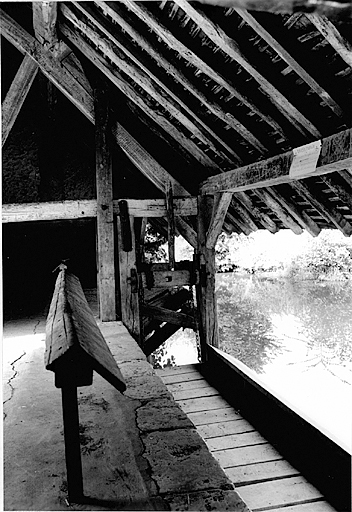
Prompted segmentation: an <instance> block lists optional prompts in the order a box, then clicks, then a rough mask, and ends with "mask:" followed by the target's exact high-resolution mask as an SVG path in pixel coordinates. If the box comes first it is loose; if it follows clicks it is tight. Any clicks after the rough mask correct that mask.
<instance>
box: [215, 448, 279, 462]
mask: <svg viewBox="0 0 352 512" xmlns="http://www.w3.org/2000/svg"><path fill="white" fill-rule="evenodd" d="M213 455H214V457H215V458H216V460H217V461H218V462H219V464H220V465H221V466H222V467H223V468H233V467H235V466H244V465H245V464H257V463H258V462H269V461H271V460H280V459H282V458H283V457H282V455H280V453H279V452H278V451H277V450H275V448H274V447H273V446H271V444H269V443H266V444H258V445H255V446H245V447H242V448H230V449H228V450H219V451H217V452H214V453H213Z"/></svg>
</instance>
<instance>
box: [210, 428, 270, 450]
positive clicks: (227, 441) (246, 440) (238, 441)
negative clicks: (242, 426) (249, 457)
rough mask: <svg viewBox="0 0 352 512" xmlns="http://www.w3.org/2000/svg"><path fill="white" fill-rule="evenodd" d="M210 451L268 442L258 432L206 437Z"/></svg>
mask: <svg viewBox="0 0 352 512" xmlns="http://www.w3.org/2000/svg"><path fill="white" fill-rule="evenodd" d="M205 442H206V444H207V446H208V448H209V450H210V451H212V452H216V451H219V450H228V449H229V448H239V447H241V446H252V445H257V444H265V443H267V441H266V439H264V437H263V436H261V435H260V434H259V432H256V431H255V430H254V431H253V432H245V433H244V434H230V435H228V436H221V437H212V438H210V439H205Z"/></svg>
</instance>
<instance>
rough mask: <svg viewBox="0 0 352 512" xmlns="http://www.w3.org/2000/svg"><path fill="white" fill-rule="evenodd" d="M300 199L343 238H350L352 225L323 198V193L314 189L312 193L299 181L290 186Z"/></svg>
mask: <svg viewBox="0 0 352 512" xmlns="http://www.w3.org/2000/svg"><path fill="white" fill-rule="evenodd" d="M290 185H291V186H292V187H293V188H294V189H295V190H296V191H297V192H298V194H300V195H301V196H302V197H304V198H305V199H306V200H307V201H308V202H309V203H310V204H311V205H313V207H314V208H315V209H316V210H317V211H318V212H319V213H320V215H322V217H324V219H326V220H327V221H328V223H330V224H332V225H333V226H335V227H336V228H337V229H338V230H339V231H341V233H342V234H343V235H345V236H351V234H352V225H351V224H350V223H349V222H348V221H347V220H346V219H345V218H344V217H343V216H342V215H341V213H340V212H339V211H338V210H337V209H336V208H335V207H334V206H333V205H332V204H331V203H330V202H329V200H328V199H327V198H325V197H323V193H321V192H318V191H317V190H316V189H315V190H314V191H313V190H311V189H310V187H309V186H308V185H307V184H305V183H302V182H300V181H295V182H292V183H291V184H290Z"/></svg>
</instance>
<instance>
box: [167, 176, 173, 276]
mask: <svg viewBox="0 0 352 512" xmlns="http://www.w3.org/2000/svg"><path fill="white" fill-rule="evenodd" d="M166 212H167V242H168V248H169V269H170V270H174V268H175V215H174V202H173V192H172V182H171V181H170V183H169V184H168V185H167V187H166Z"/></svg>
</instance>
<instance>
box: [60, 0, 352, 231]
mask: <svg viewBox="0 0 352 512" xmlns="http://www.w3.org/2000/svg"><path fill="white" fill-rule="evenodd" d="M58 6H59V7H58V18H57V24H56V29H57V34H58V38H59V39H63V41H64V42H65V43H66V44H67V45H68V47H69V48H70V49H71V50H73V53H68V55H67V54H66V56H65V58H64V59H63V60H62V59H61V65H62V66H63V67H64V68H65V69H66V70H68V72H69V73H71V74H73V75H75V77H76V79H77V77H78V78H79V79H82V69H81V67H80V66H81V64H80V62H81V63H82V66H83V68H85V62H86V60H89V61H90V63H93V64H94V65H95V66H96V67H97V68H98V69H99V70H100V72H101V73H103V74H104V75H105V77H107V79H108V81H109V82H110V84H111V90H112V94H111V100H112V105H113V111H114V116H115V119H116V122H117V123H120V124H121V125H122V126H123V127H124V129H125V130H126V131H127V132H128V133H129V134H130V135H132V136H133V137H134V139H136V141H137V142H138V143H139V144H140V145H141V146H142V147H143V149H144V150H145V151H146V152H147V153H148V154H149V155H151V157H152V158H153V159H155V160H156V161H157V162H158V163H159V164H161V165H162V166H163V168H164V169H166V170H167V171H168V172H169V173H170V174H171V175H172V177H173V178H174V179H176V180H177V181H178V182H179V183H180V184H181V185H182V187H183V188H184V189H186V190H187V191H188V192H189V193H191V194H195V193H196V192H197V190H198V187H199V184H200V183H201V182H203V181H204V180H206V179H207V178H208V177H209V176H212V175H216V174H219V173H221V172H224V171H228V170H231V169H236V168H239V167H241V166H244V165H247V164H250V163H253V162H256V161H260V160H265V159H267V158H269V157H271V156H274V155H279V154H281V153H284V152H286V151H289V150H290V149H292V148H295V147H298V146H301V145H304V144H307V143H309V142H312V141H315V140H318V139H321V138H324V137H327V136H330V135H333V134H335V133H338V132H340V131H342V130H346V129H347V128H350V127H351V124H352V115H351V114H352V98H351V93H352V51H351V48H352V45H351V37H352V30H351V29H352V25H351V18H348V17H347V18H346V17H344V19H338V18H337V19H331V18H329V19H328V18H325V17H324V16H318V15H316V14H308V13H307V14H306V13H301V12H300V13H294V14H292V13H291V14H290V13H275V14H274V13H269V12H258V11H252V12H248V11H245V10H240V9H237V8H234V7H231V8H223V7H214V6H209V5H203V4H200V3H198V2H186V1H185V0H176V1H175V2H173V1H164V2H157V1H153V2H135V1H131V0H120V1H118V2H59V3H58ZM61 57H62V54H61ZM77 58H78V59H77ZM79 61H80V62H79ZM155 141H160V143H158V144H156V143H155ZM165 148H166V149H167V150H168V151H169V153H168V152H167V151H165ZM167 155H169V156H167ZM351 198H352V170H351V169H346V170H343V171H340V172H334V173H331V174H329V175H326V176H320V177H315V178H309V179H305V180H301V181H300V182H297V183H295V185H291V184H284V185H278V186H275V187H267V188H261V189H256V190H252V191H245V192H237V193H234V194H233V198H232V201H231V203H230V207H229V210H228V215H227V217H226V219H225V223H224V229H225V230H226V231H228V232H232V231H234V232H236V233H245V234H249V233H251V232H252V231H255V230H257V229H268V230H269V231H271V232H276V231H278V230H279V229H282V228H289V229H291V230H292V231H294V232H295V233H301V232H302V229H306V230H308V231H309V232H310V233H311V234H312V235H313V236H316V235H317V234H319V232H320V230H321V229H322V228H337V229H339V230H340V231H342V232H343V233H344V234H345V235H346V236H349V235H350V234H351V233H352V199H351Z"/></svg>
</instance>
